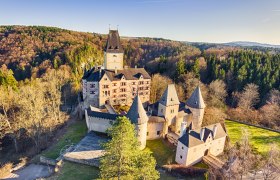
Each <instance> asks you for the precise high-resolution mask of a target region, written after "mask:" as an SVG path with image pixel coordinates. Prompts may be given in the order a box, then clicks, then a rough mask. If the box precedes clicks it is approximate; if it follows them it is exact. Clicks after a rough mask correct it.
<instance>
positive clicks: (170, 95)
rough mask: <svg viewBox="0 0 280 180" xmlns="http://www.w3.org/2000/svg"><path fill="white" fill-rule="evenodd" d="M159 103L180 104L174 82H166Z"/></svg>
mask: <svg viewBox="0 0 280 180" xmlns="http://www.w3.org/2000/svg"><path fill="white" fill-rule="evenodd" d="M159 103H161V104H163V105H165V106H173V105H179V104H180V101H179V99H178V96H177V92H176V89H175V86H174V84H168V86H167V88H166V89H165V91H164V93H163V95H162V96H161V98H160V100H159Z"/></svg>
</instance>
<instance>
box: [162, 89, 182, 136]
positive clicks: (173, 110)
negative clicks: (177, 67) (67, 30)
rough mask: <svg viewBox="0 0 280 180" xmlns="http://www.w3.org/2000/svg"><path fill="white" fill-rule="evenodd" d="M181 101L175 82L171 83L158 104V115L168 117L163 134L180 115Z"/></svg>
mask: <svg viewBox="0 0 280 180" xmlns="http://www.w3.org/2000/svg"><path fill="white" fill-rule="evenodd" d="M179 105H180V101H179V99H178V96H177V92H176V89H175V85H174V84H169V85H168V86H167V88H166V89H165V91H164V93H163V95H162V97H161V98H160V100H159V104H158V116H163V117H164V118H165V119H166V123H165V127H164V129H163V135H165V134H167V133H168V127H169V126H170V125H171V122H172V120H173V119H174V118H176V116H177V115H178V110H179Z"/></svg>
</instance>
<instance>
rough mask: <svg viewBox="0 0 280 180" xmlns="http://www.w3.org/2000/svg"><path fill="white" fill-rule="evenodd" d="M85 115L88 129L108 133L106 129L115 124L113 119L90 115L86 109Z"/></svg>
mask: <svg viewBox="0 0 280 180" xmlns="http://www.w3.org/2000/svg"><path fill="white" fill-rule="evenodd" d="M85 117H86V123H87V127H88V131H96V132H101V133H106V130H107V129H108V128H109V127H111V126H112V124H113V120H109V119H103V118H97V117H90V116H88V114H87V111H85Z"/></svg>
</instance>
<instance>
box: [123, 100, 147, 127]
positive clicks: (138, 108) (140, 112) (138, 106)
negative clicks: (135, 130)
mask: <svg viewBox="0 0 280 180" xmlns="http://www.w3.org/2000/svg"><path fill="white" fill-rule="evenodd" d="M126 117H128V118H129V119H130V121H131V122H132V123H133V124H144V123H146V122H148V120H149V118H148V116H147V114H146V111H145V109H144V107H143V104H142V102H141V99H140V97H139V95H138V94H137V95H136V96H135V98H134V100H133V103H132V105H131V107H130V109H129V111H128V113H127V114H126Z"/></svg>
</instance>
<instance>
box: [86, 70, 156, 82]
mask: <svg viewBox="0 0 280 180" xmlns="http://www.w3.org/2000/svg"><path fill="white" fill-rule="evenodd" d="M104 74H106V75H107V76H108V78H109V79H110V80H111V81H119V80H121V78H122V77H123V76H124V77H125V79H126V80H138V79H139V74H141V75H142V76H143V78H144V79H151V76H150V75H149V74H148V73H147V71H146V70H145V69H144V68H129V69H123V70H118V71H117V74H116V73H115V71H114V70H108V69H101V70H96V71H92V70H91V71H89V72H86V74H85V75H84V77H83V79H86V80H87V81H100V80H101V79H102V77H103V76H104Z"/></svg>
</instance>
